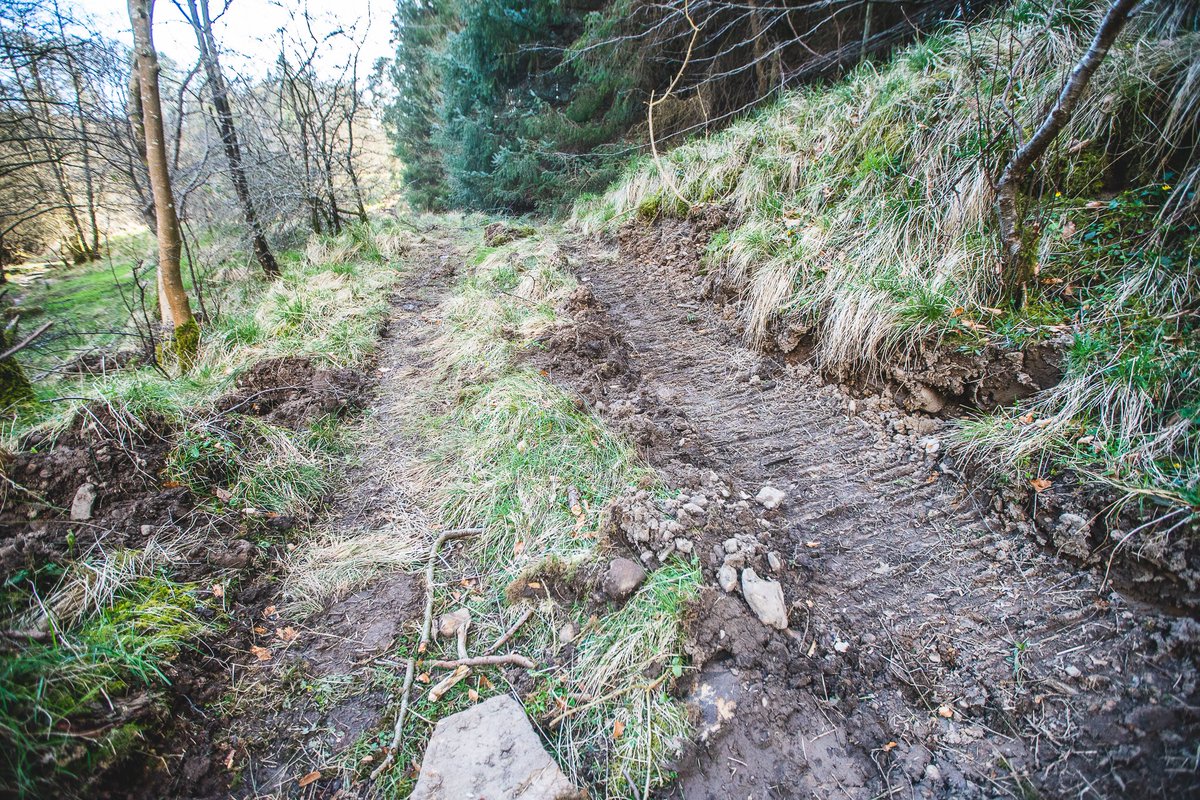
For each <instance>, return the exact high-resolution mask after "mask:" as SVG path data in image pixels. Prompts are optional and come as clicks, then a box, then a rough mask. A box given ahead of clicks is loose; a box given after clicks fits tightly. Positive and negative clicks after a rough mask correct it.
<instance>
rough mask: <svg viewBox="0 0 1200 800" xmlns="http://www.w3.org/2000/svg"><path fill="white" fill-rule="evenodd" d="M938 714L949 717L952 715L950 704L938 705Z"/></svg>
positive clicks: (952, 710)
mask: <svg viewBox="0 0 1200 800" xmlns="http://www.w3.org/2000/svg"><path fill="white" fill-rule="evenodd" d="M938 716H939V717H945V718H946V719H950V718H951V717H953V716H954V709H953V708H951V707H950V706H938Z"/></svg>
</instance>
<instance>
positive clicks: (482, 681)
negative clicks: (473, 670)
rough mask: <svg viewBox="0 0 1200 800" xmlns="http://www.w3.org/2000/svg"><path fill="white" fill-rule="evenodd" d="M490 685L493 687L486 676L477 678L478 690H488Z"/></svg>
mask: <svg viewBox="0 0 1200 800" xmlns="http://www.w3.org/2000/svg"><path fill="white" fill-rule="evenodd" d="M492 685H493V684H492V682H491V681H489V680H488V679H487V676H486V675H480V676H479V688H480V689H490V688H492Z"/></svg>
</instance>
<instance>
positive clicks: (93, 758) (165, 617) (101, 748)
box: [0, 542, 219, 797]
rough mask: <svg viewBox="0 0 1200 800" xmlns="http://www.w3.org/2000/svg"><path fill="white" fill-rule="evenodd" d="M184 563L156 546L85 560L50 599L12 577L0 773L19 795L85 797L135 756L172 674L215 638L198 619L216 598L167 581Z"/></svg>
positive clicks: (212, 625) (3, 661) (29, 579)
mask: <svg viewBox="0 0 1200 800" xmlns="http://www.w3.org/2000/svg"><path fill="white" fill-rule="evenodd" d="M178 556H179V553H178V552H177V551H176V550H173V549H171V548H169V547H165V546H163V545H160V544H157V543H154V542H151V543H149V544H148V545H147V546H146V547H145V548H144V549H142V550H136V551H129V550H120V551H116V552H112V553H108V554H106V555H102V556H93V557H87V558H84V559H81V560H80V561H78V562H76V563H74V564H73V565H71V566H70V567H68V568H67V569H66V572H65V574H64V575H63V576H62V578H61V579H60V580H59V582H58V584H57V586H55V587H54V588H53V589H52V590H51V591H50V592H49V593H48V594H47V596H46V597H45V598H39V597H38V596H37V594H36V593H33V594H32V595H31V594H30V593H29V592H27V591H25V590H26V589H27V588H28V587H29V586H30V585H36V583H37V580H36V577H35V576H30V575H11V576H8V580H7V582H6V584H5V593H4V612H5V616H6V618H9V619H11V620H15V621H17V622H19V623H21V624H22V625H23V626H24V627H23V628H21V629H20V630H14V631H12V632H11V633H10V634H8V637H9V638H8V640H7V642H8V645H9V647H10V648H11V649H9V648H6V649H5V651H4V652H3V653H2V654H0V743H2V744H3V747H0V751H3V756H2V763H0V772H2V774H3V775H4V777H5V785H6V787H7V788H8V789H9V790H10V791H13V792H14V793H15V794H16V795H17V796H19V797H37V796H45V794H46V793H47V792H50V791H53V790H54V789H55V787H58V788H62V787H63V786H64V784H66V785H75V786H79V785H80V784H81V783H84V782H86V778H87V776H88V775H89V774H90V773H92V772H93V771H94V770H95V769H96V768H97V767H98V766H100V765H103V764H113V763H117V762H119V761H120V760H121V759H122V758H123V757H125V756H126V755H128V754H129V753H130V751H131V749H132V748H134V747H135V746H136V745H137V743H138V742H139V741H140V740H141V738H142V735H141V726H142V724H143V721H144V720H145V719H147V718H151V719H152V718H154V717H155V716H156V715H157V712H155V711H154V707H155V705H156V704H157V703H158V702H159V698H160V696H161V691H162V689H163V688H164V687H165V686H166V685H167V684H169V682H170V681H169V679H168V677H167V674H166V671H167V670H168V665H169V664H170V663H171V662H172V661H173V660H174V659H175V658H176V657H178V656H179V654H180V653H181V652H182V651H183V650H184V649H186V648H188V647H191V646H193V645H194V643H195V642H197V641H198V640H199V639H200V638H202V637H203V636H205V635H206V634H209V633H212V632H214V631H215V630H216V629H217V627H218V626H219V622H215V621H210V620H212V619H215V617H214V615H213V613H212V611H211V610H210V611H209V612H208V613H207V614H204V615H202V613H201V612H202V609H204V607H205V606H207V604H208V603H210V602H211V596H210V599H208V600H205V599H202V597H201V595H202V594H207V592H203V591H202V590H201V589H200V588H199V587H197V586H196V585H194V584H190V583H179V582H176V581H174V580H172V579H171V578H170V577H169V573H168V570H167V566H168V564H169V562H170V561H171V560H172V559H173V558H177V557H178ZM49 572H50V573H53V572H54V570H50V571H49ZM37 577H41V578H42V579H45V578H46V577H47V575H45V574H44V575H42V576H37Z"/></svg>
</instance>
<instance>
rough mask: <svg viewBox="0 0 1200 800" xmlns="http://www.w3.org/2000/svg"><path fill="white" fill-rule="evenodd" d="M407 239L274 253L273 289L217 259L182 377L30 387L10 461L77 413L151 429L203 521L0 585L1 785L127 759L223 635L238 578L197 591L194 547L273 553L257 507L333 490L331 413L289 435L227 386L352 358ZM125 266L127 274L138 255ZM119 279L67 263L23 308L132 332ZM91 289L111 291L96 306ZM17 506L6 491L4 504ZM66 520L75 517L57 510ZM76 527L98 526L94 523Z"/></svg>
mask: <svg viewBox="0 0 1200 800" xmlns="http://www.w3.org/2000/svg"><path fill="white" fill-rule="evenodd" d="M407 241H408V240H407V238H406V236H405V235H404V234H400V233H397V232H395V231H393V230H391V229H389V228H387V227H384V226H379V225H375V226H370V227H368V226H362V227H355V228H353V229H351V230H350V231H349V232H347V233H346V234H343V235H342V236H339V237H336V238H326V237H314V238H313V239H311V240H310V241H309V243H308V245H307V246H306V248H305V249H304V251H303V252H285V253H281V254H280V256H281V257H280V261H281V263H282V265H283V267H284V274H283V276H282V277H281V278H280V279H279V280H277V281H275V282H273V283H271V284H263V283H262V282H261V281H259V280H258V279H257V277H255V276H253V275H252V274H250V273H248V272H247V270H246V268H245V267H244V266H237V265H232V264H228V263H226V264H221V265H220V266H218V267H216V268H215V270H214V271H213V272H212V273H211V274H209V275H207V276H206V280H205V283H206V285H207V287H208V296H207V301H206V302H207V305H208V309H209V316H208V317H207V318H206V319H205V320H204V324H203V327H202V338H201V345H200V354H199V359H198V361H197V364H196V366H195V368H194V369H193V370H191V371H190V372H189V373H188V374H186V375H183V376H175V375H170V374H168V372H166V371H164V370H161V369H156V368H154V367H153V366H150V365H141V366H136V365H135V366H132V367H128V368H123V369H116V370H112V371H109V372H106V373H104V374H100V375H78V374H64V373H51V374H49V375H47V376H45V377H44V378H43V379H42V380H41V381H39V382H38V384H37V386H36V390H37V394H38V396H39V399H40V401H41V402H40V403H38V404H36V405H34V406H32V407H30V408H28V409H25V410H24V412H23V413H22V414H21V415H20V416H18V417H16V418H10V419H9V420H8V424H7V427H6V429H5V431H4V439H3V443H2V446H3V448H4V449H5V450H7V451H8V452H10V453H12V452H18V451H20V449H21V447H22V443H23V442H27V441H32V440H36V441H37V442H38V445H37V447H38V451H39V452H41V453H44V454H46V455H48V456H49V455H52V454H53V451H54V449H55V446H56V441H57V440H58V439H59V437H62V436H64V435H66V434H69V433H71V432H72V431H74V430H76V429H77V428H78V423H77V420H79V419H81V418H82V419H97V418H98V416H103V418H104V419H105V423H104V425H106V426H107V429H106V435H109V436H112V437H115V438H116V439H117V440H119V441H126V440H130V441H134V440H137V439H138V437H139V436H140V435H141V433H142V432H144V431H146V430H150V429H152V430H153V431H154V432H155V434H156V435H159V436H165V437H167V438H168V439H169V448H170V449H169V452H168V453H167V454H166V457H165V469H164V471H163V472H162V474H159V475H153V476H150V478H151V481H152V482H153V481H154V480H158V481H161V482H162V484H163V486H164V487H166V488H170V487H176V486H182V487H186V488H187V489H189V490H190V500H189V502H190V503H193V504H195V505H196V506H197V507H198V508H199V509H200V510H202V511H204V512H206V513H203V514H199V515H195V518H194V519H189V520H188V521H185V522H182V523H179V524H178V525H166V526H164V527H163V528H162V529H161V530H156V531H155V533H153V534H152V535H151V536H150V537H149V538H146V537H145V534H144V533H143V536H142V538H141V539H139V540H138V541H137V544H136V547H135V548H133V549H120V550H110V549H107V548H106V547H104V546H103V545H98V546H96V547H93V548H91V549H90V550H89V551H88V552H85V553H83V554H79V553H76V552H74V549H75V548H74V544H73V542H74V535H75V533H74V531H70V532H68V533H67V539H66V541H67V543H68V552H66V553H64V554H62V555H61V556H60V557H56V558H54V559H53V560H51V561H48V562H42V563H36V564H29V565H28V566H27V568H26V569H22V570H20V571H18V572H16V573H15V574H10V575H6V576H4V580H5V583H4V594H3V598H2V600H3V602H2V604H0V618H2V621H0V626H2V627H3V629H4V630H6V631H9V632H13V637H12V641H8V640H7V639H6V640H4V642H0V643H5V642H7V644H9V645H11V646H7V647H4V648H3V649H2V650H0V676H3V680H2V681H0V743H2V744H3V748H2V749H3V750H4V752H5V756H4V761H3V764H2V765H0V769H2V770H3V774H2V775H0V782H2V783H3V784H4V785H5V786H6V787H12V788H13V789H14V790H15V791H16V792H17V793H18V794H19V795H22V796H44V794H45V793H46V792H48V791H52V790H54V789H55V788H62V787H64V786H70V785H74V786H76V787H79V786H81V785H84V784H85V783H86V781H87V780H88V775H89V774H91V773H94V772H95V770H96V769H97V768H98V767H102V766H105V765H108V764H114V763H116V762H118V761H119V760H120V759H121V758H122V757H124V756H125V755H127V754H128V753H129V752H130V750H131V747H132V745H133V744H134V743H136V742H137V741H139V740H140V739H141V738H142V736H143V734H142V730H141V728H142V725H143V724H145V721H146V720H147V719H154V718H155V717H154V716H153V715H148V713H147V712H146V708H147V707H149V706H154V705H155V704H157V703H158V702H159V700H158V698H159V697H161V694H162V692H163V691H164V690H165V689H166V687H167V686H168V684H169V682H170V681H169V673H170V669H169V665H170V664H171V662H172V661H173V660H174V659H175V658H176V657H177V656H178V655H179V654H180V653H181V652H182V651H184V650H185V649H187V648H190V647H195V646H197V644H198V643H199V642H200V641H202V640H203V639H204V638H205V637H206V636H210V635H212V634H214V633H215V632H217V631H218V630H219V629H220V627H221V624H222V623H221V615H220V609H221V607H222V598H223V597H224V596H225V594H224V592H225V591H231V592H233V591H236V589H237V585H238V583H239V580H240V576H238V575H231V574H226V575H225V576H224V577H223V578H221V579H220V580H218V581H217V586H218V588H220V587H225V588H224V589H221V591H218V590H217V589H215V588H213V585H210V584H211V583H212V581H210V580H208V578H207V576H206V577H205V579H204V580H203V581H202V584H203V585H202V586H198V585H197V584H196V582H195V578H194V577H191V578H189V577H188V576H194V575H196V570H197V568H198V567H197V565H196V564H195V563H193V562H194V560H195V558H194V555H193V556H192V557H189V558H184V557H183V556H182V555H181V554H182V553H188V552H191V553H193V554H194V552H195V548H196V547H197V546H202V545H203V546H208V545H209V540H210V539H211V540H212V542H211V544H212V546H214V547H216V548H218V549H219V548H220V547H222V546H224V544H225V540H226V539H227V538H228V535H229V528H230V527H233V528H236V534H237V536H238V537H245V538H248V539H252V540H255V541H256V542H258V544H259V548H260V549H261V548H262V547H263V546H270V545H271V544H272V542H262V541H259V540H260V539H262V538H263V537H268V538H271V539H272V541H273V542H274V543H275V544H278V543H279V542H278V539H279V537H280V536H281V534H279V533H277V532H275V531H273V530H269V529H268V528H267V527H264V526H263V525H261V524H258V523H256V522H255V519H256V517H252V516H249V513H250V510H251V509H253V512H254V514H257V515H259V516H261V515H263V514H268V515H272V516H274V515H288V516H297V517H303V516H305V515H307V514H308V513H310V512H311V511H313V510H314V509H315V508H316V507H317V506H318V505H319V503H320V501H321V498H322V497H324V496H325V495H327V493H328V492H329V490H330V489H331V487H332V486H334V485H335V484H336V482H337V480H338V478H339V465H340V463H341V461H342V458H341V457H342V455H343V453H344V438H345V437H344V434H345V430H344V425H343V424H342V423H341V422H340V421H339V420H338V419H337V418H336V417H334V416H331V415H330V416H323V417H319V418H316V419H314V420H312V421H311V422H307V423H305V424H303V425H299V426H297V427H294V428H292V427H283V426H282V425H277V424H272V423H271V422H268V421H266V420H265V419H261V418H257V417H254V416H251V415H248V414H242V413H237V412H236V411H234V412H230V411H221V410H219V408H218V407H217V400H218V399H219V398H221V397H222V396H223V395H225V394H227V393H228V392H230V391H231V390H232V389H233V388H234V386H235V381H236V379H237V377H238V375H240V374H241V373H242V372H244V371H245V370H247V369H249V368H251V367H252V366H253V365H254V364H256V363H257V362H260V361H262V360H264V359H267V358H271V357H277V356H302V357H306V358H310V359H312V360H313V362H314V363H316V364H318V365H329V366H335V367H340V366H354V365H361V364H363V363H364V362H365V361H366V359H367V358H368V356H369V355H370V353H371V352H372V351H373V349H374V347H375V343H376V339H377V334H378V325H379V322H380V320H381V319H382V317H383V315H384V314H385V313H386V309H387V304H386V291H385V289H386V288H387V287H388V286H389V285H391V283H392V282H393V280H394V278H395V275H396V270H395V268H394V267H393V266H392V265H391V264H390V263H389V262H390V261H391V260H392V259H393V258H396V257H398V256H399V255H400V254H401V253H402V252H403V251H404V250H405V249H406V247H407ZM126 265H127V267H129V268H132V262H126ZM117 273H118V279H120V275H121V272H120V270H118V271H117ZM106 281H107V283H106ZM112 281H113V274H112V270H111V269H110V268H109V267H108V266H107V265H104V264H96V265H91V267H89V268H88V270H81V269H78V268H77V269H73V270H71V271H70V273H69V274H67V275H65V276H63V279H62V282H61V283H56V277H55V276H51V277H50V278H49V282H48V283H47V284H46V285H45V286H41V287H36V288H31V289H28V290H27V291H26V296H25V298H24V300H23V303H22V305H24V306H26V307H35V308H38V309H39V310H40V311H39V313H40V314H41V315H42V316H48V317H51V318H54V317H55V315H61V316H62V317H63V318H64V319H66V320H68V321H71V320H75V321H77V320H79V319H82V318H88V319H91V320H92V321H93V322H94V323H95V324H96V325H97V327H104V328H105V329H106V330H112V331H118V332H121V333H128V332H130V331H131V330H132V328H133V327H134V325H135V323H134V321H133V320H131V319H130V318H129V314H128V311H127V310H126V309H125V308H124V307H123V306H122V305H121V304H119V303H116V302H114V298H113V294H114V293H115V291H116V289H115V287H114V285H113V283H112ZM101 287H107V292H108V301H107V304H105V303H104V302H103V301H102V299H101V296H102V295H103V292H102V291H101ZM89 341H90V342H91V343H92V344H95V341H94V340H93V339H89ZM109 341H110V342H117V341H120V340H119V339H116V338H114V339H111V340H109ZM100 344H101V345H104V344H105V342H104V341H102V342H101V343H100ZM36 358H37V357H36V356H35V364H36ZM46 363H49V362H46ZM99 412H105V413H104V414H100V413H99ZM31 437H32V438H31ZM148 491H149V492H150V493H151V494H153V492H154V487H153V486H151V488H150V489H149V490H148ZM19 497H20V495H19V494H15V493H13V492H8V493H6V494H5V495H4V499H5V500H6V501H13V502H15V501H16V500H18V499H19ZM60 516H62V515H60ZM51 517H52V520H51V521H52V522H53V521H54V519H53V517H54V515H53V514H51ZM145 522H155V523H158V522H159V521H158V520H139V519H133V520H131V521H130V520H125V521H123V522H121V523H115V524H117V525H119V526H121V527H128V526H129V525H131V524H132V525H133V529H134V530H135V531H136V530H137V527H138V524H139V523H145ZM62 524H74V523H67V522H65V517H63V521H62ZM82 524H83V525H87V526H88V529H89V530H92V529H96V528H97V527H98V526H99V527H103V525H104V518H103V517H100V518H97V519H94V520H93V521H92V522H90V523H82ZM218 525H223V526H224V527H221V528H220V529H218ZM80 530H81V531H82V530H83V528H80ZM118 538H119V537H118Z"/></svg>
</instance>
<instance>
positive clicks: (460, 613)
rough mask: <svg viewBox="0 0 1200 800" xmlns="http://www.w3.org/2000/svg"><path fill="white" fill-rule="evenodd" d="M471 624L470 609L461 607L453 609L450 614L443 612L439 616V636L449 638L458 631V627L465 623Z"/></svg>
mask: <svg viewBox="0 0 1200 800" xmlns="http://www.w3.org/2000/svg"><path fill="white" fill-rule="evenodd" d="M470 624H471V612H470V611H469V610H468V609H465V608H460V609H458V610H457V611H451V612H450V613H449V614H442V615H441V616H440V617H438V629H437V632H438V636H441V637H442V638H443V639H449V638H451V637H452V636H454V635H455V634H457V633H458V629H459V628H461V627H463V626H464V625H470Z"/></svg>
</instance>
